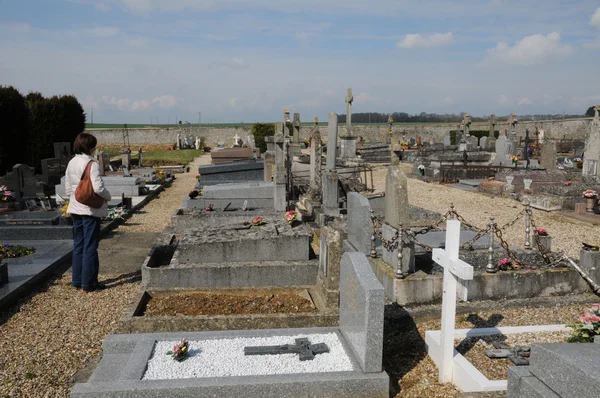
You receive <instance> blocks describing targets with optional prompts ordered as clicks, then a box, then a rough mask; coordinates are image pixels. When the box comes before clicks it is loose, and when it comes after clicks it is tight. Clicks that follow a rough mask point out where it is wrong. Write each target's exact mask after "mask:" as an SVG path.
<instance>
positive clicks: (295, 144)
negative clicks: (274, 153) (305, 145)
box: [290, 113, 302, 156]
mask: <svg viewBox="0 0 600 398" xmlns="http://www.w3.org/2000/svg"><path fill="white" fill-rule="evenodd" d="M292 129H293V132H292V142H291V144H290V156H300V154H301V153H302V151H301V149H302V148H301V146H300V114H299V113H294V121H293V122H292Z"/></svg>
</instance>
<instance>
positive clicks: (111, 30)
mask: <svg viewBox="0 0 600 398" xmlns="http://www.w3.org/2000/svg"><path fill="white" fill-rule="evenodd" d="M119 32H120V29H119V28H117V27H116V26H97V27H95V28H91V29H86V33H88V34H90V35H92V36H95V37H113V36H116V35H118V34H119Z"/></svg>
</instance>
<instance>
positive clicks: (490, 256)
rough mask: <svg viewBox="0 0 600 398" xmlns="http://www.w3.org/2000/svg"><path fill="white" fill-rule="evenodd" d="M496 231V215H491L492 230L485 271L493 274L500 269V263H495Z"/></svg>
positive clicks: (489, 237)
mask: <svg viewBox="0 0 600 398" xmlns="http://www.w3.org/2000/svg"><path fill="white" fill-rule="evenodd" d="M495 232H496V223H495V222H494V217H490V232H489V234H490V235H489V236H488V239H489V240H488V263H487V266H486V267H485V272H489V273H491V274H493V273H494V272H497V271H498V265H497V264H495V263H494V233H495Z"/></svg>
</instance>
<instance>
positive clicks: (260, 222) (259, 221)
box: [252, 216, 265, 227]
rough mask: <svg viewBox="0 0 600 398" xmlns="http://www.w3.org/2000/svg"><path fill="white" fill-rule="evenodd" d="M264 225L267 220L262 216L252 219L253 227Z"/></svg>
mask: <svg viewBox="0 0 600 398" xmlns="http://www.w3.org/2000/svg"><path fill="white" fill-rule="evenodd" d="M263 224H265V219H264V218H262V217H261V216H256V217H254V218H253V219H252V225H254V226H255V227H258V226H259V225H263Z"/></svg>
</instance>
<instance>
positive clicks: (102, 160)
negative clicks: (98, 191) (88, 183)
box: [97, 151, 108, 176]
mask: <svg viewBox="0 0 600 398" xmlns="http://www.w3.org/2000/svg"><path fill="white" fill-rule="evenodd" d="M104 154H105V152H104V151H99V152H98V157H97V159H98V168H99V169H100V175H101V176H105V175H106V166H107V164H106V163H105V157H104ZM107 155H108V154H107Z"/></svg>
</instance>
